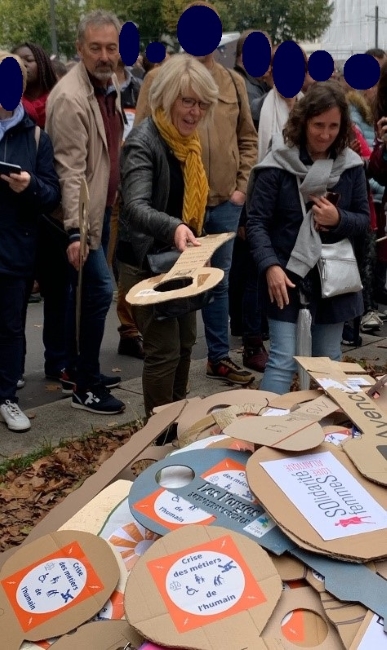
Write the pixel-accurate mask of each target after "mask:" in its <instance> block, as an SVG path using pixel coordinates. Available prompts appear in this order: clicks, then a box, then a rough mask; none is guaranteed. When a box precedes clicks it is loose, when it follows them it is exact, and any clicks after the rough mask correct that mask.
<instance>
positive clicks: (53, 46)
mask: <svg viewBox="0 0 387 650" xmlns="http://www.w3.org/2000/svg"><path fill="white" fill-rule="evenodd" d="M50 32H51V50H52V54H56V55H57V54H58V42H57V38H56V25H55V0H50Z"/></svg>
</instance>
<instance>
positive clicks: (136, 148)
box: [119, 117, 182, 268]
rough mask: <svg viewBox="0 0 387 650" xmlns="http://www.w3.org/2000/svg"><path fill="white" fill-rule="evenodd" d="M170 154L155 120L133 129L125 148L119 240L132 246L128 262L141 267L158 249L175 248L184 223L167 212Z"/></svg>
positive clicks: (150, 119)
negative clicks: (176, 238) (175, 242)
mask: <svg viewBox="0 0 387 650" xmlns="http://www.w3.org/2000/svg"><path fill="white" fill-rule="evenodd" d="M167 152H168V145H167V144H166V142H165V141H164V140H163V139H162V138H161V136H160V133H159V131H158V129H157V128H156V126H155V123H154V122H153V120H152V118H151V117H148V118H146V119H145V120H144V121H143V122H141V124H140V125H139V126H136V127H134V128H133V129H132V131H131V132H130V133H129V135H128V137H127V139H126V141H125V144H124V146H123V149H122V154H121V200H122V205H121V210H120V220H119V239H120V240H121V241H123V242H127V243H129V244H130V252H131V255H130V257H131V259H130V260H129V259H128V260H127V262H128V263H129V264H131V265H133V266H137V267H139V268H146V265H144V260H145V257H146V255H147V253H149V252H150V251H152V252H154V248H155V247H156V248H162V247H167V246H173V243H174V234H175V230H176V228H177V227H178V226H180V225H181V223H182V221H181V220H180V219H176V218H175V217H170V216H169V215H168V214H166V213H165V209H166V207H167V204H168V197H169V191H170V173H169V164H168V157H167ZM123 261H124V260H123ZM125 261H126V260H125Z"/></svg>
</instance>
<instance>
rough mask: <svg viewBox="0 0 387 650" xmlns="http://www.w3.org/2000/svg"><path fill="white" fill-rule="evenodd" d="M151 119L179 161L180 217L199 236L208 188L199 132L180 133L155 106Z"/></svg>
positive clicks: (162, 111) (160, 109) (161, 110)
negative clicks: (181, 185)
mask: <svg viewBox="0 0 387 650" xmlns="http://www.w3.org/2000/svg"><path fill="white" fill-rule="evenodd" d="M153 120H154V122H155V124H156V126H157V128H158V130H159V132H160V135H161V137H162V138H163V140H165V142H166V143H167V144H168V146H169V147H170V148H171V149H172V151H173V153H174V155H175V156H176V158H177V159H178V160H179V161H180V162H181V164H182V168H183V179H184V200H183V215H182V219H183V221H184V223H186V224H187V226H190V227H191V228H193V230H194V231H195V233H196V234H197V235H198V236H199V235H201V234H202V230H203V222H204V215H205V210H206V205H207V198H208V190H209V187H208V181H207V177H206V173H205V171H204V166H203V161H202V147H201V144H200V140H199V136H198V134H197V131H195V132H194V133H193V134H192V135H190V136H182V135H180V133H179V131H178V130H177V129H176V127H175V126H173V124H172V122H170V121H169V120H168V119H167V117H166V115H165V112H164V110H163V109H162V108H158V109H157V111H156V112H155V114H154V115H153Z"/></svg>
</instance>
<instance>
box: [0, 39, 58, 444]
mask: <svg viewBox="0 0 387 650" xmlns="http://www.w3.org/2000/svg"><path fill="white" fill-rule="evenodd" d="M7 57H13V58H14V59H16V60H17V62H18V63H19V65H20V68H21V70H22V74H23V90H24V89H25V87H26V80H27V73H26V69H25V67H24V64H23V63H22V61H21V59H20V58H19V57H18V56H17V55H14V54H10V53H8V52H0V63H1V61H3V60H4V59H6V58H7ZM36 128H37V127H36V126H35V123H34V122H33V121H32V119H31V118H30V117H29V116H28V115H27V113H26V112H25V109H24V108H23V105H22V103H19V104H18V106H17V107H16V108H15V110H13V111H9V110H6V109H5V108H4V107H3V106H1V105H0V206H1V209H0V416H1V418H2V419H3V420H4V421H5V423H6V424H7V426H8V428H9V429H10V430H11V431H26V430H28V429H29V428H30V426H31V423H30V421H29V419H28V417H27V416H26V415H25V414H24V413H23V412H22V411H21V410H20V408H19V405H18V398H17V397H16V389H17V382H18V379H19V378H20V369H21V367H22V364H23V355H24V318H23V312H24V306H25V302H26V292H27V291H28V289H29V285H30V278H31V276H32V274H33V270H34V264H35V255H36V248H37V225H38V217H39V215H40V214H41V213H42V212H43V211H48V212H49V211H51V210H53V209H54V208H56V206H57V205H58V204H59V202H60V188H59V180H58V177H57V174H56V172H55V169H54V154H53V149H52V145H51V141H50V139H49V137H48V135H47V134H46V133H44V132H43V131H42V132H41V133H40V136H39V144H38V147H37V138H36Z"/></svg>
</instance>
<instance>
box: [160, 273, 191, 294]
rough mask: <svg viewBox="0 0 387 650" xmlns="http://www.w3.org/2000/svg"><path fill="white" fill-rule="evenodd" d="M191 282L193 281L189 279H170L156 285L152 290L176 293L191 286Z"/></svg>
mask: <svg viewBox="0 0 387 650" xmlns="http://www.w3.org/2000/svg"><path fill="white" fill-rule="evenodd" d="M192 282H193V280H192V278H190V277H182V278H172V280H166V281H165V282H160V283H159V284H156V285H155V286H154V287H153V289H154V291H160V292H162V293H165V292H166V291H178V290H179V289H185V288H186V287H189V286H191V284H192Z"/></svg>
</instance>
